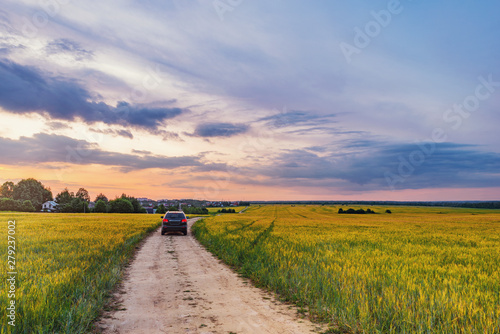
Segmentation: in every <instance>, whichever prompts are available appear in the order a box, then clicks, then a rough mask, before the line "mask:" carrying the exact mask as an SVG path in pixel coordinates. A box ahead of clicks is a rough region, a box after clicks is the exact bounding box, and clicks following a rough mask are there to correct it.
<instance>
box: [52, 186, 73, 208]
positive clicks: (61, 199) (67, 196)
mask: <svg viewBox="0 0 500 334" xmlns="http://www.w3.org/2000/svg"><path fill="white" fill-rule="evenodd" d="M73 198H75V194H73V192H70V191H69V190H68V188H64V190H63V191H61V192H60V193H59V194H57V195H56V202H57V204H59V205H61V206H64V205H66V204H69V203H71V201H72V200H73Z"/></svg>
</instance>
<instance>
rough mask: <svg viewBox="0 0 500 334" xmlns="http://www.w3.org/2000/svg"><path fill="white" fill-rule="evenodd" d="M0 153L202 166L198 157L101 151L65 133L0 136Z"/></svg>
mask: <svg viewBox="0 0 500 334" xmlns="http://www.w3.org/2000/svg"><path fill="white" fill-rule="evenodd" d="M0 156H2V163H4V164H7V165H22V166H26V165H36V164H39V163H76V164H82V165H89V164H99V165H107V166H118V167H119V168H120V169H121V170H122V171H125V172H126V171H131V170H140V169H148V168H160V169H174V168H179V167H202V166H203V163H201V162H200V160H199V157H195V156H181V157H166V156H157V155H149V154H148V155H144V154H141V155H137V154H123V153H116V152H109V151H103V150H101V149H100V148H99V146H98V145H97V144H95V143H90V142H87V141H85V140H78V139H73V138H70V137H66V136H59V135H49V134H44V133H38V134H35V135H34V136H33V137H21V138H19V139H18V140H13V139H9V138H2V137H0Z"/></svg>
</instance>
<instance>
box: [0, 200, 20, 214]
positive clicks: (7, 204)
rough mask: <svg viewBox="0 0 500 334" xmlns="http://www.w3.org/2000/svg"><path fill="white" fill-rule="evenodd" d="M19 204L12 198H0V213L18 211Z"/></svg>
mask: <svg viewBox="0 0 500 334" xmlns="http://www.w3.org/2000/svg"><path fill="white" fill-rule="evenodd" d="M19 210H21V203H20V202H19V201H16V200H13V199H12V198H0V211H19Z"/></svg>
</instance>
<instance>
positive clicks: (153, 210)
mask: <svg viewBox="0 0 500 334" xmlns="http://www.w3.org/2000/svg"><path fill="white" fill-rule="evenodd" d="M144 209H146V212H147V213H150V214H154V213H156V209H153V208H151V207H149V208H144Z"/></svg>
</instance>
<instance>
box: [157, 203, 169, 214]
mask: <svg viewBox="0 0 500 334" xmlns="http://www.w3.org/2000/svg"><path fill="white" fill-rule="evenodd" d="M156 213H161V214H164V213H167V208H166V207H165V205H163V204H160V205H159V206H158V209H156Z"/></svg>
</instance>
